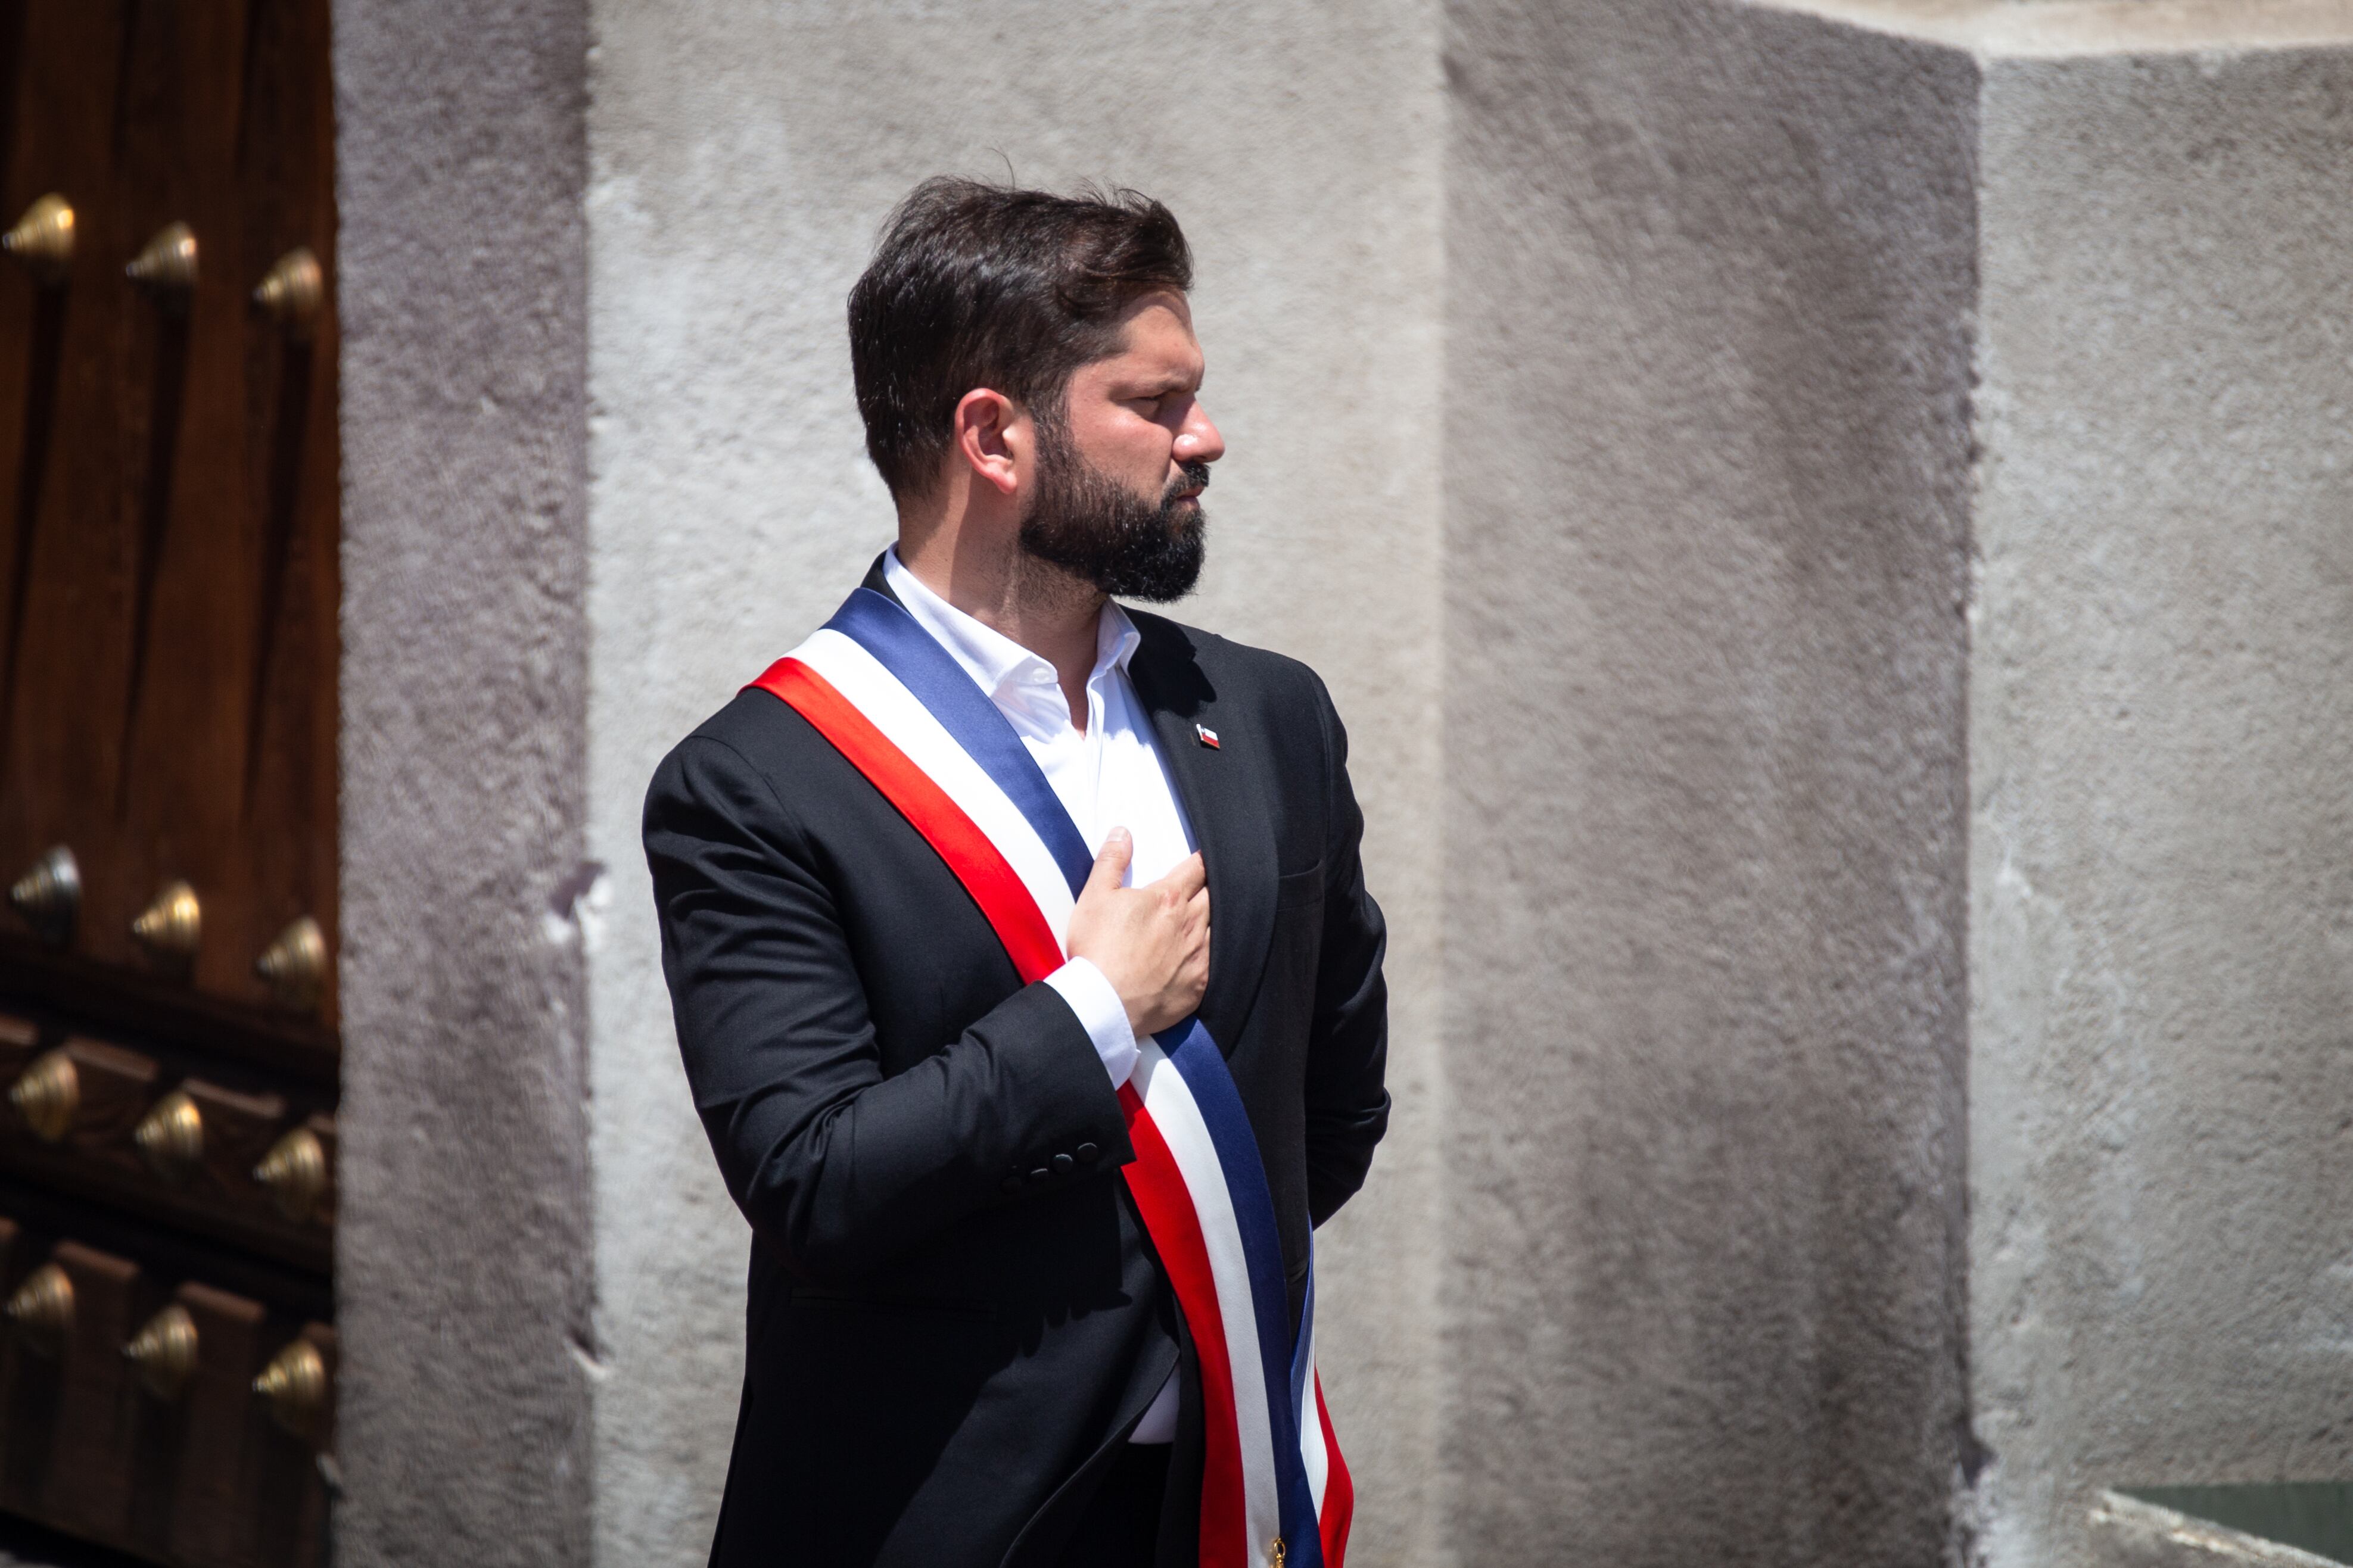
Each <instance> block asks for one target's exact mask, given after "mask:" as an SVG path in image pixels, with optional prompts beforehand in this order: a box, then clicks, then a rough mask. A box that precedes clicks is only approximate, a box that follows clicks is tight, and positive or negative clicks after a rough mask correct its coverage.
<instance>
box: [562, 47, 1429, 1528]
mask: <svg viewBox="0 0 2353 1568" xmlns="http://www.w3.org/2000/svg"><path fill="white" fill-rule="evenodd" d="M595 20H596V45H595V50H594V54H593V58H592V65H591V72H590V79H591V89H592V95H593V107H592V110H591V114H590V127H591V143H592V147H593V152H594V171H595V173H594V183H593V185H592V189H591V192H590V197H589V207H588V212H589V226H590V237H591V253H592V291H591V298H592V300H593V315H592V333H591V341H592V343H593V345H594V360H593V374H592V381H593V386H594V397H595V403H594V413H593V429H594V434H593V439H592V454H593V456H592V462H593V468H594V479H593V504H592V510H591V539H592V552H593V564H592V569H591V577H592V587H591V599H590V603H591V606H592V616H591V618H592V622H593V625H594V627H595V631H594V639H595V640H594V646H593V652H592V656H591V665H592V669H593V679H592V694H591V699H590V734H591V746H590V763H589V770H590V779H591V786H590V791H589V814H590V828H589V834H590V840H591V845H592V847H591V849H590V853H591V854H592V855H593V856H594V857H595V858H596V859H598V860H600V861H602V862H603V863H604V864H605V866H606V867H607V879H606V881H605V883H604V884H603V885H601V886H600V887H599V888H598V889H597V890H596V894H595V896H594V898H593V900H592V909H591V911H590V914H589V921H590V926H591V933H590V954H591V956H590V960H589V994H590V1000H591V1011H592V1016H593V1017H594V1020H595V1025H594V1032H593V1037H594V1047H593V1050H592V1058H593V1068H592V1070H593V1079H594V1086H595V1098H594V1105H595V1110H594V1118H595V1149H596V1190H597V1194H598V1199H597V1214H598V1224H597V1266H598V1299H597V1311H596V1322H597V1346H598V1354H599V1358H600V1361H601V1364H602V1373H601V1374H600V1378H599V1381H598V1383H597V1384H596V1432H597V1500H596V1519H597V1547H596V1555H597V1558H598V1560H599V1561H600V1562H603V1563H608V1564H614V1565H622V1564H627V1565H628V1568H638V1565H653V1564H669V1563H678V1564H684V1563H700V1562H701V1561H702V1554H703V1552H704V1551H705V1548H706V1546H707V1544H708V1541H709V1531H710V1522H711V1520H712V1517H713V1515H714V1513H715V1510H716V1507H717V1502H718V1497H719V1486H720V1481H721V1479H722V1476H723V1471H724V1468H725V1463H726V1456H727V1442H728V1438H729V1436H730V1433H731V1430H732V1427H733V1421H734V1415H735V1408H736V1398H737V1386H736V1385H737V1380H738V1378H739V1376H740V1370H739V1369H740V1356H741V1342H742V1334H743V1326H742V1316H741V1314H742V1307H741V1303H742V1293H743V1285H742V1280H743V1275H744V1258H745V1247H746V1232H745V1230H744V1225H743V1222H742V1220H741V1219H740V1218H739V1217H738V1216H737V1215H736V1214H735V1212H734V1210H733V1208H732V1206H731V1205H729V1203H728V1201H727V1198H726V1195H725V1194H724V1192H723V1189H722V1187H721V1185H720V1183H719V1180H718V1176H717V1173H716V1172H715V1170H714V1169H713V1167H712V1162H711V1156H710V1152H709V1150H708V1148H707V1146H706V1145H705V1143H704V1142H703V1138H702V1131H701V1129H700V1127H699V1126H698V1125H697V1123H696V1121H695V1120H694V1117H693V1114H692V1110H691V1106H690V1104H689V1100H688V1097H687V1092H686V1088H685V1084H684V1081H683V1079H682V1076H681V1072H680V1070H679V1067H678V1060H677V1050H676V1046H675V1044H674V1043H673V1040H672V1037H671V1033H670V1016H669V1009H668V1002H667V997H666V995H665V993H664V991H663V987H662V982H661V977H660V974H659V967H658V963H657V958H658V954H657V951H656V940H655V932H654V928H653V920H652V906H651V898H650V893H649V889H648V886H647V881H646V875H645V870H644V862H643V858H642V856H641V852H640V850H639V848H638V807H639V805H640V801H641V799H642V795H643V791H644V787H645V783H646V780H647V778H648V776H649V773H651V771H652V768H653V766H654V763H656V761H657V760H659V757H660V755H661V754H662V752H664V751H665V750H667V749H668V747H669V746H670V744H671V743H672V742H674V741H675V740H676V739H677V738H678V737H679V736H680V735H681V734H682V733H684V732H685V731H687V730H688V729H689V728H691V726H692V725H693V724H694V723H696V722H697V721H700V720H701V719H702V717H703V716H704V715H705V714H707V713H708V712H710V711H711V710H712V709H714V708H716V707H718V706H719V705H720V704H721V703H722V702H723V701H724V700H726V699H727V697H728V696H729V695H730V694H731V693H732V692H733V690H734V689H736V688H737V687H738V686H740V685H741V684H742V683H743V682H744V681H745V680H747V679H750V678H751V677H752V676H753V675H754V674H756V673H757V672H758V671H759V670H760V669H762V668H765V666H766V664H767V663H768V661H769V660H770V659H772V658H775V657H776V655H777V654H779V653H781V652H783V651H784V650H785V649H786V648H787V647H791V646H792V645H793V644H794V643H796V642H797V641H798V640H799V639H800V638H801V637H802V636H804V635H805V634H806V633H807V631H808V630H809V629H810V628H812V627H814V626H817V625H818V623H819V622H821V621H822V620H823V619H824V618H825V616H827V615H828V613H829V612H830V611H831V610H832V608H833V606H834V605H836V604H838V603H839V600H840V598H841V596H842V595H844V594H845V593H847V592H848V591H849V588H850V587H851V586H853V585H854V584H855V583H856V582H857V580H858V577H859V575H860V574H861V573H862V572H863V571H864V569H865V566H866V563H867V562H868V561H869V560H870V559H871V556H872V555H873V553H874V552H876V551H877V550H879V549H880V548H881V546H882V545H883V544H884V543H886V542H888V541H889V539H890V538H891V536H892V527H893V524H892V511H891V508H890V505H889V502H888V500H887V498H886V497H885V495H884V493H883V490H882V489H881V483H880V481H879V480H878V479H876V478H875V477H874V475H873V472H872V470H871V468H870V467H869V466H868V465H867V463H866V460H865V458H864V455H863V449H862V446H861V438H860V427H859V424H858V418H857V412H856V409H855V407H854V405H852V403H851V400H850V395H849V353H848V349H847V345H846V342H845V341H844V336H843V331H844V329H843V324H842V310H843V299H844V296H845V295H846V293H847V292H848V290H849V285H850V282H851V280H852V279H854V278H855V277H856V276H857V274H858V272H859V270H860V268H862V267H863V266H864V264H865V260H866V257H867V254H868V249H869V247H870V245H871V240H872V237H873V234H874V230H875V227H876V226H877V225H878V223H879V222H880V221H881V217H882V216H883V214H884V213H885V212H886V211H887V210H888V209H889V207H890V206H891V205H892V203H893V202H895V201H896V200H897V199H898V198H899V197H900V196H902V195H904V194H905V192H906V191H907V189H908V188H909V187H910V186H911V185H912V184H913V183H914V182H915V181H916V180H917V179H919V178H921V177H923V175H926V174H934V173H938V172H942V171H953V172H959V173H967V174H982V175H994V176H998V177H1001V176H1003V174H1005V173H1006V171H1007V168H1008V163H1009V164H1010V167H1011V169H1012V172H1013V173H1014V174H1016V175H1018V177H1019V178H1020V179H1021V180H1022V181H1023V182H1025V183H1031V184H1050V185H1068V184H1071V183H1072V182H1075V181H1077V180H1079V179H1082V178H1089V177H1092V178H1099V179H1105V180H1110V181H1115V182H1124V183H1127V184H1134V185H1137V186H1139V187H1141V188H1144V189H1145V190H1148V191H1150V192H1152V193H1153V194H1155V195H1159V196H1161V197H1162V198H1164V199H1165V200H1166V201H1168V202H1169V203H1170V205H1172V206H1173V207H1174V208H1175V209H1176V213H1177V214H1178V216H1179V217H1180V218H1181V219H1182V220H1183V221H1184V223H1185V225H1186V227H1187V232H1188V234H1189V235H1190V236H1191V237H1192V238H1193V240H1194V243H1195V246H1196V249H1197V253H1198V290H1197V293H1196V300H1195V310H1196V318H1197V323H1198V328H1199V331H1200V335H1201V338H1202V340H1203V342H1204V345H1205V347H1206V350H1207V353H1208V363H1209V377H1208V384H1207V387H1206V390H1205V394H1204V395H1205V398H1206V401H1207V404H1208V408H1209V410H1210V412H1211V414H1212V415H1213V416H1215V417H1216V418H1217V419H1218V420H1219V423H1220V425H1221V426H1222V427H1223V429H1224V432H1225V435H1226V437H1227V439H1228V442H1229V447H1230V455H1229V457H1228V458H1226V460H1225V461H1224V462H1223V463H1221V464H1220V465H1219V470H1218V477H1217V479H1216V482H1215V484H1214V485H1213V487H1212V489H1211V491H1210V494H1209V498H1208V500H1209V507H1210V513H1211V531H1210V540H1211V544H1210V565H1209V570H1208V576H1207V579H1206V581H1205V584H1204V586H1203V589H1202V591H1201V592H1200V594H1199V595H1198V596H1197V597H1195V598H1194V599H1192V600H1190V601H1188V602H1187V603H1186V604H1184V605H1180V606H1178V607H1177V609H1176V614H1178V615H1180V616H1185V617H1186V618H1187V619H1192V620H1196V621H1198V622H1200V623H1202V624H1205V625H1208V626H1212V627H1215V628H1218V629H1219V630H1221V631H1224V632H1226V633H1228V634H1229V635H1232V636H1235V637H1241V638H1244V639H1246V640H1250V641H1253V642H1258V643H1261V644H1264V645H1268V646H1272V647H1279V648H1282V649H1283V650H1285V651H1287V652H1290V653H1293V654H1296V655H1299V656H1301V657H1303V658H1307V659H1308V660H1310V661H1311V662H1313V663H1314V665H1315V666H1316V667H1317V668H1319V669H1321V670H1322V671H1323V672H1324V675H1325V677H1326V678H1327V679H1328V680H1329V681H1330V683H1331V685H1332V688H1333V689H1334V693H1335V698H1336V700H1337V701H1338V703H1339V707H1340V710H1341V712H1342V714H1343V716H1344V718H1345V720H1346V721H1347V722H1348V724H1349V726H1350V729H1351V731H1352V739H1353V742H1354V746H1355V755H1354V763H1355V773H1356V784H1357V787H1358V790H1359V793H1360V794H1361V795H1362V796H1363V798H1364V802H1365V806H1366V814H1367V816H1368V818H1369V819H1370V824H1371V826H1370V829H1369V832H1368V835H1367V840H1366V859H1367V862H1368V865H1369V869H1370V877H1371V880H1372V884H1373V888H1374V890H1375V892H1376V894H1377V896H1378V897H1379V898H1380V899H1381V900H1382V901H1383V903H1384V905H1385V906H1386V907H1387V908H1388V911H1389V914H1390V919H1391V922H1392V939H1393V940H1392V945H1391V949H1390V976H1391V981H1392V985H1393V993H1392V994H1393V997H1394V1001H1395V1006H1396V1014H1395V1016H1394V1025H1395V1034H1394V1044H1393V1048H1392V1056H1391V1067H1390V1073H1391V1085H1392V1088H1393V1089H1395V1090H1396V1092H1397V1096H1398V1113H1397V1116H1396V1118H1395V1120H1394V1121H1393V1122H1392V1126H1391V1131H1390V1133H1389V1138H1388V1142H1387V1143H1386V1144H1385V1145H1384V1147H1383V1149H1382V1152H1381V1154H1380V1157H1379V1158H1378V1160H1377V1162H1376V1163H1375V1165H1374V1171H1373V1176H1372V1180H1371V1183H1370V1184H1369V1185H1368V1187H1367V1188H1366V1191H1365V1192H1364V1194H1361V1195H1360V1196H1359V1197H1358V1198H1357V1199H1356V1202H1355V1203H1354V1204H1353V1205H1351V1206H1350V1207H1349V1209H1348V1210H1347V1211H1345V1213H1344V1214H1343V1215H1341V1216H1340V1217H1339V1218H1338V1219H1337V1220H1335V1222H1334V1224H1333V1225H1332V1226H1330V1227H1328V1228H1327V1230H1326V1232H1325V1233H1324V1236H1323V1237H1322V1238H1321V1251H1320V1254H1319V1258H1320V1261H1321V1264H1322V1267H1323V1270H1324V1280H1323V1284H1322V1286H1321V1287H1320V1289H1319V1296H1318V1304H1319V1310H1320V1316H1319V1320H1318V1322H1319V1330H1320V1336H1319V1342H1320V1344H1321V1346H1322V1348H1323V1351H1324V1373H1325V1378H1326V1384H1327V1387H1328V1388H1329V1390H1330V1393H1331V1398H1332V1403H1333V1405H1334V1407H1335V1413H1336V1415H1337V1418H1338V1421H1339V1425H1340V1428H1341V1431H1342V1434H1343V1437H1344V1440H1345V1443H1346V1446H1347V1451H1348V1454H1349V1456H1350V1458H1351V1460H1352V1463H1353V1464H1354V1466H1355V1468H1356V1473H1357V1476H1358V1479H1359V1487H1360V1496H1361V1497H1362V1499H1363V1501H1362V1505H1361V1511H1360V1515H1359V1518H1360V1523H1359V1527H1358V1546H1357V1550H1356V1553H1355V1554H1354V1558H1353V1560H1354V1561H1356V1562H1357V1563H1366V1564H1374V1565H1378V1564H1420V1563H1430V1562H1433V1561H1436V1560H1437V1547H1436V1544H1435V1542H1434V1541H1433V1539H1432V1538H1431V1536H1430V1534H1429V1533H1428V1531H1430V1530H1432V1529H1433V1528H1434V1527H1435V1524H1436V1521H1437V1520H1438V1517H1439V1516H1438V1510H1437V1507H1436V1503H1435V1500H1434V1496H1433V1494H1432V1492H1431V1490H1430V1488H1431V1486H1432V1484H1433V1475H1432V1468H1431V1456H1432V1455H1433V1454H1434V1452H1435V1449H1436V1425H1435V1423H1436V1419H1437V1390H1438V1382H1437V1372H1436V1368H1435V1365H1434V1360H1433V1358H1434V1355H1435V1352H1436V1346H1437V1340H1436V1329H1435V1322H1434V1318H1433V1305H1434V1301H1435V1296H1436V1270H1437V1268H1438V1260H1439V1258H1440V1247H1439V1245H1438V1242H1437V1237H1436V1224H1437V1220H1438V1210H1437V1206H1436V1196H1435V1193H1436V1188H1435V1182H1434V1176H1435V1170H1434V1154H1435V1147H1436V1129H1437V1124H1438V1115H1439V1108H1438V1088H1439V1085H1438V1077H1437V1062H1436V1059H1435V1057H1436V1052H1435V1047H1436V1019H1437V1009H1436V973H1437V953H1438V936H1437V927H1436V914H1437V899H1436V887H1437V861H1436V849H1437V828H1438V813H1437V809H1436V805H1437V801H1436V790H1437V784H1436V780H1437V770H1438V757H1437V731H1436V725H1435V722H1434V721H1435V713H1436V702H1437V693H1438V680H1439V667H1438V661H1437V658H1436V655H1437V652H1438V647H1437V626H1438V608H1439V579H1438V570H1437V561H1438V485H1439V468H1438V464H1439V440H1438V431H1439V423H1440V421H1439V397H1440V382H1439V357H1438V355H1439V347H1438V344H1439V337H1438V329H1439V321H1438V315H1439V310H1440V289H1439V271H1438V268H1439V237H1438V222H1439V208H1438V174H1439V163H1440V154H1441V136H1442V130H1441V97H1440V95H1441V91H1442V81H1441V78H1440V59H1439V51H1438V41H1437V16H1436V10H1435V6H1434V5H1431V4H1428V3H1425V0H1366V3H1363V4H1356V5H1351V6H1349V7H1348V8H1347V9H1346V10H1345V13H1343V12H1339V11H1335V10H1334V9H1332V8H1331V7H1329V6H1327V5H1319V4H1314V3H1312V0H1268V3H1262V4H1254V5H1239V4H1214V5H1203V4H1190V3H1183V0H1155V3H1147V4H1140V5H1111V4H1098V3H1092V0H1090V3H1086V4H1071V3H1068V0H1014V3H1010V4H1002V5H987V6H984V5H977V4H956V3H949V0H943V3H939V4H922V5H918V4H913V3H908V4H861V5H847V6H845V5H818V4H813V3H811V4H767V3H761V4H754V3H752V0H725V3H722V4H707V3H694V4H690V3H687V0H659V3H657V0H600V3H599V4H598V5H596V16H595Z"/></svg>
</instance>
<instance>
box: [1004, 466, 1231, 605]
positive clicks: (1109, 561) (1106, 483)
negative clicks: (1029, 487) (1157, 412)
mask: <svg viewBox="0 0 2353 1568" xmlns="http://www.w3.org/2000/svg"><path fill="white" fill-rule="evenodd" d="M1208 482H1209V465H1208V464H1207V463H1187V464H1186V465H1185V471H1184V475H1183V477H1182V478H1180V479H1172V480H1171V481H1169V484H1168V488H1167V489H1166V490H1165V491H1163V492H1162V494H1161V496H1160V499H1159V500H1156V501H1155V500H1148V499H1146V498H1145V497H1143V496H1139V495H1137V494H1136V493H1135V492H1134V491H1133V490H1130V489H1125V488H1124V487H1123V486H1122V485H1120V484H1119V483H1118V482H1117V481H1116V480H1114V479H1112V478H1111V477H1110V476H1109V475H1107V474H1105V473H1103V472H1102V471H1101V470H1099V469H1097V468H1093V467H1092V466H1091V465H1090V464H1089V463H1088V462H1087V461H1086V459H1085V458H1082V457H1080V456H1079V454H1078V453H1077V451H1076V450H1074V449H1073V448H1072V447H1071V446H1070V445H1069V443H1068V442H1067V440H1065V439H1064V438H1063V437H1062V436H1061V434H1060V432H1059V431H1049V430H1044V429H1040V431H1039V439H1038V493H1037V496H1036V498H1035V499H1034V500H1032V501H1031V503H1030V507H1029V516H1027V517H1025V518H1023V519H1022V520H1021V532H1020V536H1019V539H1020V545H1021V549H1022V552H1024V553H1025V554H1028V555H1030V556H1032V557H1034V558H1036V559H1037V560H1039V561H1042V562H1045V563H1048V564H1049V565H1051V566H1058V567H1060V568H1061V569H1062V570H1063V571H1064V572H1067V573H1069V574H1071V576H1073V577H1076V578H1079V579H1080V580H1081V581H1082V582H1086V583H1090V584H1093V585H1094V586H1095V587H1096V588H1097V589H1099V590H1101V591H1102V592H1103V593H1105V594H1112V595H1117V596H1119V597H1120V598H1124V599H1141V600H1143V601H1144V602H1145V603H1146V604H1153V605H1163V604H1166V603H1168V602H1169V601H1170V600H1172V599H1181V598H1183V597H1184V596H1185V595H1187V594H1189V593H1191V592H1192V591H1193V584H1195V583H1197V582H1198V581H1199V580H1200V576H1201V561H1202V558H1203V556H1204V555H1205V554H1206V553H1207V551H1208V528H1209V519H1208V513H1207V512H1205V511H1204V510H1202V509H1201V503H1200V502H1199V501H1198V500H1192V499H1190V498H1187V499H1185V500H1179V499H1177V498H1178V493H1179V492H1180V491H1183V490H1187V489H1198V488H1199V487H1201V486H1203V485H1206V484H1208Z"/></svg>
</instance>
